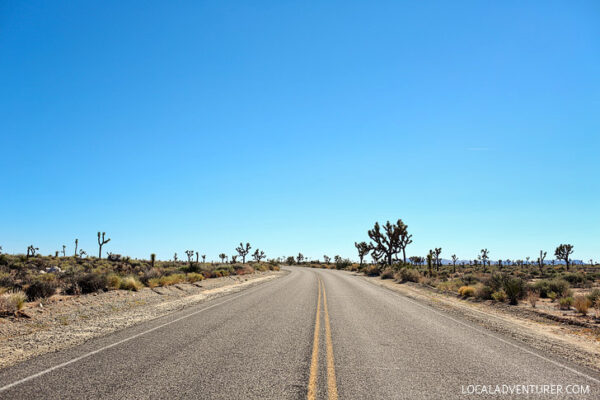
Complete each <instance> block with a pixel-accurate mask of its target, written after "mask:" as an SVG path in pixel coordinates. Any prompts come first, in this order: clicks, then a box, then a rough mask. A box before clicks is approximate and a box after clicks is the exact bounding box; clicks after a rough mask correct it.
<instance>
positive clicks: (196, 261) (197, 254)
mask: <svg viewBox="0 0 600 400" xmlns="http://www.w3.org/2000/svg"><path fill="white" fill-rule="evenodd" d="M196 264H198V252H196Z"/></svg>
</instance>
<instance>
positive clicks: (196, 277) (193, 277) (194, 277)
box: [186, 272, 204, 283]
mask: <svg viewBox="0 0 600 400" xmlns="http://www.w3.org/2000/svg"><path fill="white" fill-rule="evenodd" d="M186 278H187V281H188V282H190V283H194V282H199V281H201V280H203V279H204V275H202V274H198V273H195V272H191V273H189V274H187V276H186Z"/></svg>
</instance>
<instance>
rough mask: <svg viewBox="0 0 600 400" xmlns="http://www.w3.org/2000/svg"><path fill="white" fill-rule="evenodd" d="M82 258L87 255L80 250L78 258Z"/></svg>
mask: <svg viewBox="0 0 600 400" xmlns="http://www.w3.org/2000/svg"><path fill="white" fill-rule="evenodd" d="M83 256H87V253H86V252H85V250H83V249H80V250H79V258H83Z"/></svg>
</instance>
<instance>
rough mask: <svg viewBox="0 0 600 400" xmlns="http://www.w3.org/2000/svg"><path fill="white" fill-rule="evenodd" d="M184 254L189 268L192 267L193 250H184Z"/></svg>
mask: <svg viewBox="0 0 600 400" xmlns="http://www.w3.org/2000/svg"><path fill="white" fill-rule="evenodd" d="M185 255H186V256H187V259H188V262H189V263H190V269H192V267H193V266H194V265H193V257H194V250H186V251H185Z"/></svg>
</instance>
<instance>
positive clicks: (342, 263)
mask: <svg viewBox="0 0 600 400" xmlns="http://www.w3.org/2000/svg"><path fill="white" fill-rule="evenodd" d="M351 265H352V262H351V261H350V260H348V259H347V258H340V259H338V260H337V261H336V262H335V269H347V268H348V267H349V266H351Z"/></svg>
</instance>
